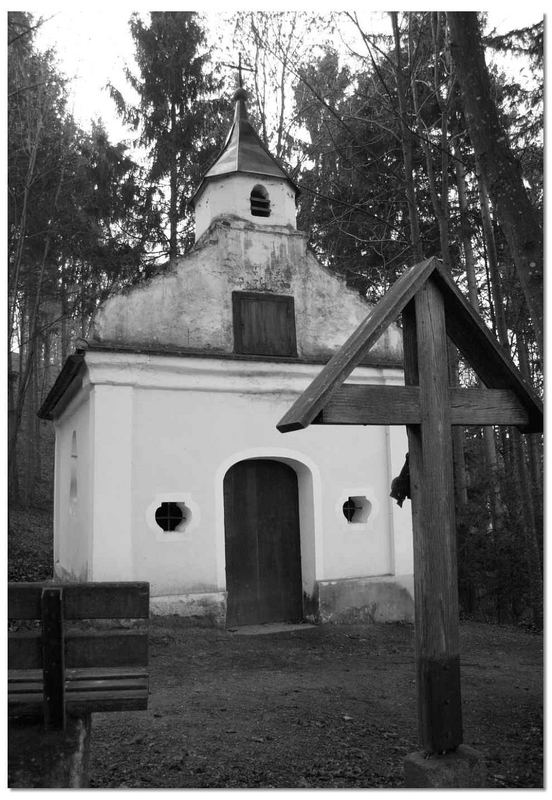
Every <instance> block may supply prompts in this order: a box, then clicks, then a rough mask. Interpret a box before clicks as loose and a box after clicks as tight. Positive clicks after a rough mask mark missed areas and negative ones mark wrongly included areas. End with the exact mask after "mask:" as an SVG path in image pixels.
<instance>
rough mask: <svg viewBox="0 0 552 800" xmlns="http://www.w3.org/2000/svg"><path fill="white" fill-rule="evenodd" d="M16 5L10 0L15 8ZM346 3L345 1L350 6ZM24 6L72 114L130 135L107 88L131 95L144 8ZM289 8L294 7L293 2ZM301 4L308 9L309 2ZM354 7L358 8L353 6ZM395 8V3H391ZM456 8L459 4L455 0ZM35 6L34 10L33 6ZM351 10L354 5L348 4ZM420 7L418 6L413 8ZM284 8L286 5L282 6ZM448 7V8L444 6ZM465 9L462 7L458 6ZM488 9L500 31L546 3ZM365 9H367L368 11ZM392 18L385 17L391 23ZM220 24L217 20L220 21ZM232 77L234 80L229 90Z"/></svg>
mask: <svg viewBox="0 0 552 800" xmlns="http://www.w3.org/2000/svg"><path fill="white" fill-rule="evenodd" d="M444 6H445V4H443V3H438V4H434V3H430V2H426V3H424V9H427V10H431V8H432V7H433V8H435V9H439V10H442V9H443V8H444ZM13 7H14V4H13V3H11V4H10V8H13ZM247 7H248V4H247V3H245V2H242V3H240V5H239V6H238V8H237V9H234V8H232V7H228V6H227V7H225V8H224V12H226V13H229V12H231V11H232V10H238V9H239V10H244V9H247ZM338 7H339V4H338V3H337V2H336V3H333V4H332V5H331V6H328V8H327V9H324V8H322V7H321V5H320V3H318V4H315V5H312V6H311V8H310V10H312V9H314V8H315V9H318V10H319V11H321V12H322V13H323V12H324V10H327V11H329V10H338ZM345 7H346V6H344V8H345ZM19 8H21V9H24V10H27V11H30V12H31V13H33V14H34V15H36V16H43V17H44V18H45V19H46V20H47V21H46V22H45V24H44V25H43V26H42V27H41V29H40V30H39V32H38V35H37V44H38V45H39V46H40V47H41V48H46V47H54V48H55V49H56V51H57V55H58V60H59V64H60V67H61V70H62V71H63V72H64V73H65V74H66V75H67V76H68V77H69V78H70V79H71V97H72V105H73V108H72V110H73V114H74V116H75V118H76V119H77V121H78V122H79V123H80V124H81V125H82V126H83V127H89V125H90V119H91V118H95V117H98V116H100V117H101V118H102V119H103V121H104V123H105V125H106V127H107V129H108V131H109V134H110V138H111V139H112V141H119V140H121V139H125V138H128V137H129V135H130V133H129V131H128V130H127V129H125V127H124V126H123V124H122V123H121V121H120V120H119V118H118V116H117V113H116V111H115V106H114V104H113V102H112V100H111V99H110V97H109V94H108V91H107V89H106V88H105V87H106V84H107V83H108V82H109V81H111V82H112V83H113V84H114V85H115V86H117V88H120V89H121V90H124V91H123V95H124V96H125V97H127V96H129V94H130V87H128V84H126V82H125V78H124V68H125V64H132V60H133V57H132V54H133V44H132V40H131V36H130V32H129V29H128V20H129V17H130V15H131V13H132V12H133V11H140V12H141V13H144V12H143V10H142V9H143V7H142V9H141V8H140V6H136V5H133V6H128V5H123V6H119V5H116V4H115V3H112V4H111V5H108V4H107V3H105V2H97V3H96V4H95V5H94V6H92V4H87V5H82V6H81V5H80V4H79V3H72V4H71V5H65V6H64V5H63V4H60V5H58V6H45V7H44V6H38V5H37V6H34V5H27V4H25V5H20V6H19ZM167 8H170V9H174V8H175V6H174V4H169V5H167V4H165V5H163V4H161V5H160V4H159V3H157V2H150V3H149V4H148V6H147V10H163V9H167ZM251 8H252V9H255V8H259V4H258V3H257V4H256V5H255V4H253V5H251ZM288 8H289V6H288ZM301 8H302V9H303V8H304V9H305V10H309V6H308V4H305V5H304V6H303V5H302V6H301ZM353 8H354V7H353ZM376 8H377V9H378V10H379V9H381V11H380V12H379V13H377V12H368V13H369V14H370V15H371V19H372V20H373V22H372V24H378V20H380V23H379V24H381V20H382V18H383V17H384V15H383V13H382V12H383V11H385V9H384V7H383V4H380V5H378V6H377V7H376ZM390 8H391V7H390ZM454 8H455V9H456V8H457V6H456V5H455V6H454ZM33 9H34V10H33ZM277 9H278V4H277V3H276V4H271V10H277ZM348 9H349V10H351V8H350V7H348ZM400 9H401V10H409V8H408V3H402V4H401V5H400ZM414 9H415V10H418V8H417V6H413V9H412V10H414ZM202 10H203V11H204V12H205V10H207V11H208V19H209V21H210V28H211V32H212V35H213V39H218V38H220V37H221V36H222V35H223V34H224V31H225V30H227V28H226V26H224V25H222V26H221V24H220V21H221V16H220V14H221V12H222V7H216V6H215V5H212V4H209V6H205V7H204V8H203V9H202ZM282 10H285V7H283V8H282ZM445 10H446V9H445ZM458 10H461V9H458ZM485 10H488V11H489V21H490V23H491V25H492V26H494V27H497V28H498V30H499V31H501V32H502V31H505V30H508V29H512V28H515V27H520V26H522V25H527V24H532V23H534V22H537V21H538V20H539V19H540V18H542V16H543V8H542V6H536V5H532V4H531V3H524V4H523V8H522V10H519V8H518V10H511V5H510V4H506V5H504V4H488V5H486V6H485ZM364 14H366V12H364ZM386 22H387V20H384V23H386ZM217 23H218V24H217ZM231 88H233V82H230V83H229V90H230V89H231Z"/></svg>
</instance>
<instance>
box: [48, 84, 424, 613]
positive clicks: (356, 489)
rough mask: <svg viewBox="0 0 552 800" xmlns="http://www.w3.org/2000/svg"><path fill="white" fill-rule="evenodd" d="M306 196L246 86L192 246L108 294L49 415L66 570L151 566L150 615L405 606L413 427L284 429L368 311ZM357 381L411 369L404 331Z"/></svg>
mask: <svg viewBox="0 0 552 800" xmlns="http://www.w3.org/2000/svg"><path fill="white" fill-rule="evenodd" d="M297 195H298V189H297V187H296V185H295V184H294V182H293V181H292V180H291V179H290V177H289V176H288V175H287V174H286V173H285V172H284V170H283V169H282V168H281V166H280V165H279V164H278V163H277V162H276V160H275V159H274V158H273V157H272V155H271V154H270V153H269V152H268V151H267V150H266V148H265V147H264V145H263V144H262V142H261V140H260V139H259V137H258V136H257V134H256V132H255V131H254V129H253V127H252V126H251V124H250V122H249V120H248V117H247V110H246V95H245V92H244V90H243V89H239V90H238V91H237V92H236V95H235V116H234V121H233V123H232V125H231V128H230V131H229V134H228V136H227V139H226V142H225V144H224V146H223V148H222V151H221V153H220V155H219V156H218V158H217V160H216V161H215V163H214V164H213V165H212V166H211V168H210V169H209V170H208V171H207V172H206V174H205V175H204V177H203V180H202V181H201V183H200V185H199V187H198V189H197V191H196V193H195V196H194V198H193V204H194V209H195V220H196V244H195V246H194V247H193V249H192V250H191V251H190V252H189V253H188V254H186V255H185V256H182V257H180V258H177V259H175V260H173V261H172V262H170V263H169V264H168V265H167V267H166V268H165V269H163V270H162V271H160V272H159V274H157V275H156V276H154V277H153V278H151V279H150V280H149V281H148V282H146V283H144V284H141V285H139V286H136V287H133V288H131V289H129V290H127V291H124V292H121V293H119V294H117V295H115V296H113V297H111V298H110V299H109V300H107V301H106V302H105V303H104V304H103V306H102V307H101V308H100V309H99V311H98V312H97V314H96V317H95V320H94V325H93V329H92V333H91V336H90V339H89V341H88V342H87V346H86V347H85V348H83V349H80V350H78V351H77V352H75V353H74V354H73V355H71V356H70V357H69V358H68V360H67V362H66V363H65V365H64V366H63V368H62V371H61V373H60V375H59V376H58V379H57V381H56V383H55V385H54V386H53V388H52V390H51V391H50V393H49V395H48V397H47V398H46V400H45V402H44V404H43V407H42V409H41V411H40V412H39V413H40V415H41V416H42V417H43V418H45V419H50V420H52V421H53V422H54V425H55V430H56V453H55V498H54V509H55V510H54V561H55V577H56V578H57V579H61V580H68V581H75V580H88V581H124V580H145V581H149V582H150V586H151V590H150V594H151V604H152V611H153V613H177V614H181V615H183V616H191V617H199V618H204V619H205V620H210V621H215V622H216V623H217V624H222V625H224V624H226V625H232V626H233V625H236V626H238V625H247V624H261V623H266V622H278V621H301V620H311V621H312V620H314V621H322V622H323V621H329V620H331V621H340V620H343V621H349V620H359V619H370V620H375V621H387V620H411V619H412V617H413V601H412V596H413V577H412V573H413V563H412V531H411V519H410V508H409V504H406V505H405V506H404V507H403V508H399V507H398V506H397V505H395V504H394V503H393V501H392V499H391V498H390V496H389V491H390V487H391V481H392V478H393V476H394V475H397V474H398V472H399V471H400V468H401V466H402V463H403V461H404V454H405V452H406V450H407V442H406V434H405V431H404V429H402V428H396V427H368V426H366V427H357V426H310V427H309V428H308V429H306V430H300V431H294V432H291V433H287V434H285V435H282V434H281V433H279V432H278V430H277V429H276V424H277V423H278V421H279V420H280V419H281V417H282V416H283V414H284V413H285V412H286V411H287V410H288V408H289V407H290V406H291V404H292V403H293V402H294V400H295V399H296V398H297V397H298V396H299V395H300V394H301V393H302V392H303V391H304V390H305V388H306V387H307V386H308V385H309V383H310V382H311V381H312V379H313V378H314V377H315V376H316V375H317V373H318V372H319V371H320V369H321V368H322V365H323V364H325V363H326V362H327V361H328V360H329V358H330V357H331V356H332V355H333V354H334V353H335V352H336V350H338V349H339V347H340V346H341V345H342V344H343V342H344V341H345V340H346V339H347V337H348V336H349V335H350V333H352V331H354V330H355V329H356V328H357V326H358V325H359V323H360V322H361V321H362V320H363V319H365V317H366V315H367V314H369V313H370V308H371V307H370V305H369V304H368V303H367V302H366V301H365V299H364V298H363V297H361V296H360V295H359V294H358V293H357V292H356V291H353V290H352V289H350V288H348V287H347V286H346V284H345V281H344V280H343V279H342V278H341V277H339V276H337V275H336V274H334V273H332V272H331V271H330V270H328V269H327V268H326V267H325V266H323V265H322V264H321V263H320V262H319V261H318V260H317V259H316V258H315V256H314V255H313V254H312V252H311V251H310V250H309V249H308V247H307V235H306V234H305V233H303V232H301V231H298V230H297V227H296V199H297ZM351 379H352V380H354V382H355V383H368V384H380V385H384V384H385V385H399V384H402V383H403V368H402V351H401V336H400V333H399V331H398V329H396V328H393V327H391V328H390V329H388V331H387V332H386V333H385V334H384V336H383V337H382V338H381V339H380V341H379V342H378V344H377V345H376V346H375V347H373V348H372V350H370V353H369V354H368V356H367V357H366V359H365V361H364V362H363V363H362V365H361V366H359V367H357V368H356V369H355V371H354V373H353V375H352V378H351Z"/></svg>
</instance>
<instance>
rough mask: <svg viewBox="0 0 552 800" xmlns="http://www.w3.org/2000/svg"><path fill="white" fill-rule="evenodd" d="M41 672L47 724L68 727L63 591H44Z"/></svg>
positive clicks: (53, 727)
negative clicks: (66, 725) (66, 720)
mask: <svg viewBox="0 0 552 800" xmlns="http://www.w3.org/2000/svg"><path fill="white" fill-rule="evenodd" d="M41 606H42V669H43V677H44V724H45V727H46V728H50V729H52V730H61V729H63V728H64V727H65V685H64V684H65V653H64V641H63V638H64V637H63V589H60V588H52V589H43V590H42V596H41Z"/></svg>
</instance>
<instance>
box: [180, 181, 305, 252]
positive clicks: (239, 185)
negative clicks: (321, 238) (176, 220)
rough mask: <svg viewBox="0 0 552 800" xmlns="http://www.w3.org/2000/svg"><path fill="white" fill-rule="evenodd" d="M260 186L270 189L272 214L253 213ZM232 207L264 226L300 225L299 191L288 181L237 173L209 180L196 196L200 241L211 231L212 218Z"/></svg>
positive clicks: (225, 212)
mask: <svg viewBox="0 0 552 800" xmlns="http://www.w3.org/2000/svg"><path fill="white" fill-rule="evenodd" d="M256 186H262V187H263V188H264V189H265V190H266V191H267V192H268V199H269V201H270V216H269V217H257V216H253V214H251V201H250V197H251V191H252V189H253V188H254V187H256ZM228 209H232V210H233V213H234V214H235V215H236V216H238V217H241V218H242V219H244V220H248V221H249V222H253V223H255V224H256V225H259V226H261V227H262V226H265V225H271V226H274V225H288V226H291V227H292V228H296V227H297V226H296V217H297V209H296V205H295V191H294V189H293V188H292V186H291V185H290V184H289V183H288V182H287V181H284V180H279V179H277V178H269V177H266V176H263V177H260V176H259V177H257V176H254V175H245V174H243V173H236V174H234V175H224V176H222V177H220V178H217V179H210V180H208V181H207V182H206V183H205V187H204V189H203V191H202V192H201V195H200V196H199V197H197V198H196V201H195V208H194V211H195V231H196V241H197V240H198V239H199V238H200V236H201V235H202V234H203V233H204V232H205V231H206V230H207V228H208V227H209V225H210V224H211V221H212V220H214V219H215V218H216V217H218V216H220V215H221V214H227V213H228Z"/></svg>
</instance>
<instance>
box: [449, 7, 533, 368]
mask: <svg viewBox="0 0 552 800" xmlns="http://www.w3.org/2000/svg"><path fill="white" fill-rule="evenodd" d="M447 21H448V26H449V30H450V34H451V54H452V59H453V62H454V66H455V69H456V75H457V79H458V83H459V86H460V90H461V93H462V101H463V105H464V111H465V117H466V125H467V128H468V132H469V135H470V139H471V143H472V145H473V148H474V151H475V153H476V156H477V159H478V162H479V165H480V168H481V172H482V174H483V177H484V179H485V183H486V185H487V188H488V191H489V195H490V197H491V199H492V202H493V205H494V207H495V210H496V214H497V218H498V220H499V222H500V225H501V227H502V229H503V231H504V235H505V237H506V240H507V242H508V246H509V248H510V253H511V255H512V258H513V261H514V264H515V267H516V271H517V274H518V277H519V281H520V283H521V286H522V289H523V292H524V295H525V298H526V301H527V307H528V308H529V313H530V314H531V319H532V322H533V327H534V329H535V335H536V339H537V344H538V347H539V351H540V355H541V357H542V352H543V234H542V223H541V219H540V216H539V214H538V212H537V210H536V209H535V207H534V206H533V204H532V203H531V201H530V199H529V196H528V194H527V191H526V189H525V187H524V185H523V176H522V172H521V167H520V164H519V161H518V160H517V159H516V158H515V156H514V155H513V153H512V151H511V149H510V147H509V144H508V141H507V138H506V133H505V131H504V128H503V127H502V125H501V123H500V120H499V117H498V111H497V108H496V104H495V102H494V100H493V97H492V93H491V80H490V76H489V72H488V69H487V65H486V63H485V55H484V51H483V45H482V43H481V32H480V28H479V21H478V18H477V13H476V12H474V11H470V12H457V11H454V12H447Z"/></svg>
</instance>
